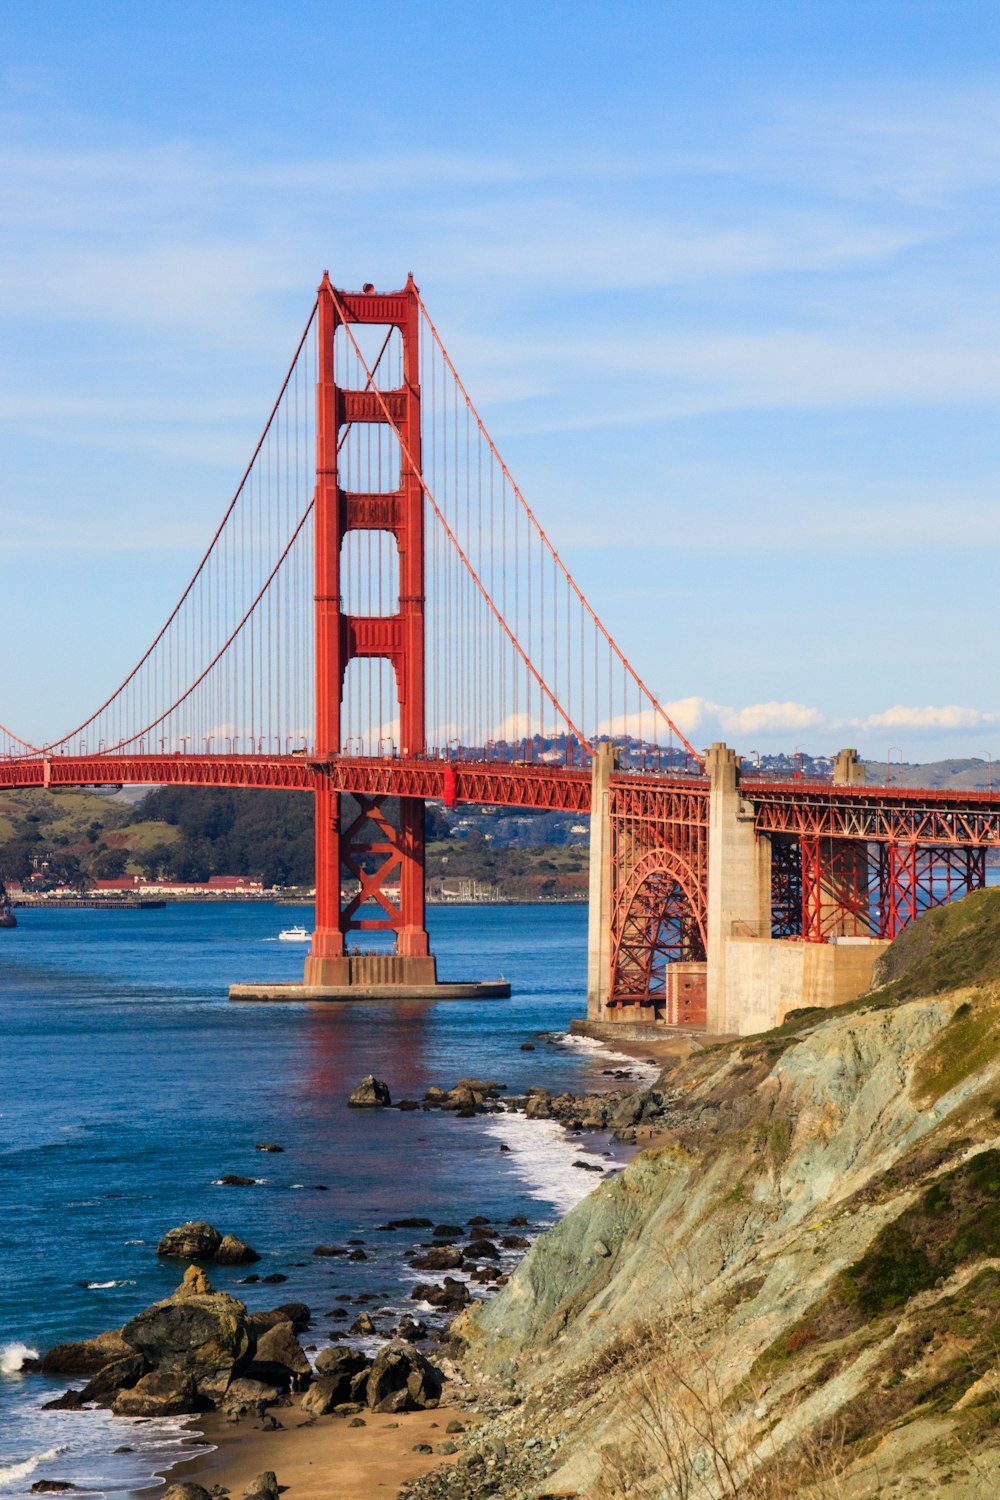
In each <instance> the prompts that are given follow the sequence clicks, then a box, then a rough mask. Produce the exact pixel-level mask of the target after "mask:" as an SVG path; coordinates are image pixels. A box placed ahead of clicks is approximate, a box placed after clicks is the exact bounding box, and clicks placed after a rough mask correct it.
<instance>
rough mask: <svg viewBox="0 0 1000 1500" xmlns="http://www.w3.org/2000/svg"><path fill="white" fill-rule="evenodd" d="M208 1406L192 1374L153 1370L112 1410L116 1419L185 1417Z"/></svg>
mask: <svg viewBox="0 0 1000 1500" xmlns="http://www.w3.org/2000/svg"><path fill="white" fill-rule="evenodd" d="M204 1404H205V1403H204V1402H202V1401H201V1400H200V1399H199V1396H198V1388H197V1386H196V1385H195V1383H194V1380H193V1378H192V1377H191V1376H190V1375H186V1374H184V1373H182V1372H181V1371H179V1370H150V1372H149V1374H148V1375H144V1376H143V1377H142V1379H141V1380H140V1381H138V1382H137V1383H136V1384H135V1385H134V1386H132V1387H131V1388H130V1389H129V1390H127V1391H120V1392H119V1394H118V1395H117V1396H116V1398H115V1401H114V1404H113V1405H112V1408H111V1410H112V1411H113V1412H114V1414H115V1416H116V1417H182V1416H186V1415H187V1414H188V1413H189V1412H195V1411H198V1410H200V1408H201V1407H202V1406H203V1405H204Z"/></svg>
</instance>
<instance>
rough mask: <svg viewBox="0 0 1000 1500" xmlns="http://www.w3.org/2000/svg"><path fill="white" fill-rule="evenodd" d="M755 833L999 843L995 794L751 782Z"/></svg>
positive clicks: (747, 790)
mask: <svg viewBox="0 0 1000 1500" xmlns="http://www.w3.org/2000/svg"><path fill="white" fill-rule="evenodd" d="M743 794H744V796H745V797H746V799H747V800H749V801H751V802H752V803H753V805H754V813H755V825H756V829H757V832H758V833H766V834H791V835H794V836H795V837H796V838H832V839H858V840H863V841H864V842H867V843H893V844H935V845H947V844H951V845H955V846H964V847H972V848H982V847H987V846H996V847H1000V793H995V792H950V791H936V790H933V791H915V790H914V789H913V788H911V787H865V788H861V787H836V786H825V785H803V784H801V783H800V784H798V785H794V784H789V783H788V782H783V783H779V782H775V783H773V784H770V785H769V784H767V783H762V782H758V781H753V782H750V783H748V784H747V785H746V786H745V787H744V788H743Z"/></svg>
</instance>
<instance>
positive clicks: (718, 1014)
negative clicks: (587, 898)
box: [0, 275, 1000, 1031]
mask: <svg viewBox="0 0 1000 1500" xmlns="http://www.w3.org/2000/svg"><path fill="white" fill-rule="evenodd" d="M860 770H861V768H860V767H859V766H858V764H857V759H856V756H854V755H853V752H842V753H841V755H840V756H839V757H838V761H837V770H836V772H835V778H834V780H835V784H833V785H830V784H826V783H822V784H820V783H817V784H811V783H807V782H804V781H788V780H778V779H771V780H769V779H768V778H766V777H763V776H760V775H754V776H750V775H748V774H746V773H744V772H743V771H742V768H741V767H740V765H739V762H738V761H737V760H736V758H735V757H734V756H733V755H732V752H730V751H728V750H727V749H726V747H724V746H713V748H712V750H711V751H710V752H708V754H707V756H706V755H705V754H704V753H702V754H699V752H698V751H696V750H695V749H694V747H693V746H692V745H691V744H690V743H689V742H688V741H687V740H686V739H685V737H684V735H683V734H682V733H681V732H680V731H679V730H678V728H677V726H676V725H675V724H674V723H672V721H671V719H670V717H669V715H668V714H667V713H666V711H665V709H664V708H663V706H662V705H661V704H660V703H659V702H658V701H657V699H656V697H655V695H654V694H653V693H652V692H651V691H650V690H649V688H648V687H647V686H646V685H645V683H644V682H643V681H642V679H641V678H640V677H639V676H638V674H637V673H636V671H635V670H634V668H633V667H632V666H631V664H630V663H629V662H628V660H627V659H626V658H625V656H624V654H623V653H622V651H621V650H620V649H619V647H618V646H617V645H616V643H615V641H614V638H613V637H612V636H611V634H610V632H609V631H608V630H607V629H606V628H605V626H604V625H603V624H602V622H601V621H600V620H599V618H598V617H597V615H596V614H595V612H594V610H593V609H592V608H591V606H590V604H589V603H588V601H587V599H586V598H585V597H584V595H583V593H582V592H581V590H580V589H579V587H578V586H577V585H576V583H575V582H574V580H573V578H572V576H571V575H570V573H569V572H568V570H567V569H566V567H565V566H564V565H563V563H562V560H561V559H560V557H559V554H558V552H557V551H556V550H555V548H554V546H553V545H552V543H551V541H550V540H549V538H548V536H547V535H546V533H545V531H544V530H543V529H542V527H541V526H540V524H539V522H538V520H537V518H536V516H535V514H534V513H533V511H532V510H531V508H530V506H529V505H528V503H527V501H526V500H525V498H524V496H523V495H522V493H521V491H520V490H519V489H518V487H517V485H516V483H515V482H514V480H513V478H512V477H511V475H510V473H509V471H508V469H507V467H506V465H505V463H504V461H503V459H502V457H501V456H500V454H499V452H498V451H497V448H496V446H495V445H494V443H493V441H492V440H491V438H490V436H489V434H488V432H487V431H486V428H485V426H484V425H483V422H482V420H481V419H480V417H479V414H478V412H477V411H476V409H475V407H474V405H473V403H472V401H471V399H470V397H469V395H468V393H467V391H466V389H465V387H464V386H463V384H462V382H461V380H460V378H459V376H458V374H457V372H456V370H455V367H454V365H453V364H452V361H451V359H450V358H449V355H448V353H447V351H446V349H445V347H444V345H443V343H442V341H441V339H440V337H439V335H438V332H437V329H436V328H435V326H434V324H433V322H432V321H431V319H430V316H429V314H428V312H427V309H426V307H425V306H424V304H423V302H422V300H421V297H420V294H419V292H418V290H417V287H416V286H415V284H414V282H413V279H412V277H411V278H410V279H409V280H408V282H407V284H406V286H405V287H404V288H403V289H402V290H401V291H398V292H391V293H380V292H376V291H375V290H374V289H373V288H372V287H371V286H365V287H364V289H363V290H362V291H361V292H346V291H341V290H337V289H335V288H334V287H333V286H332V284H331V282H330V279H329V277H328V276H327V275H324V278H323V281H322V283H321V285H320V288H319V292H318V295H317V298H316V302H315V304H314V306H313V308H312V311H311V313H310V316H309V319H308V321H307V323H306V327H305V330H304V332H303V334H302V337H301V339H300V340H299V343H298V346H297V348H296V350H295V354H294V357H293V359H292V362H291V366H290V368H289V370H288V373H287V375H286V376H285V378H284V381H283V382H282V385H281V388H280V391H279V393H278V397H277V400H276V401H275V404H274V407H273V408H272V410H271V413H270V415H269V417H268V419H267V422H266V424H265V426H264V430H263V433H262V435H261V438H260V440H259V442H258V443H257V445H256V447H255V449H254V452H253V454H252V456H251V458H250V461H249V463H248V465H247V468H246V470H245V472H244V474H243V476H242V479H241V481H240V483H239V485H238V486H237V489H236V492H235V494H234V495H233V497H232V499H231V501H230V502H229V505H228V506H227V508H226V510H225V512H224V514H223V516H222V519H221V521H220V523H219V525H218V528H217V529H216V531H215V534H214V536H213V537H212V539H211V541H210V543H209V545H208V548H207V550H206V552H205V554H204V556H203V557H202V559H201V561H200V562H199V564H198V566H197V568H196V569H195V571H194V573H193V574H192V576H191V578H190V580H189V582H188V583H187V586H186V587H185V589H184V591H183V592H182V594H181V596H180V598H179V600H178V602H177V604H176V606H175V607H174V609H173V610H172V612H171V613H170V615H169V617H168V618H167V620H166V621H165V622H164V624H163V626H162V628H161V629H160V630H159V631H158V632H157V633H156V635H155V636H154V637H153V639H152V641H151V643H150V645H149V646H148V648H147V649H146V651H145V652H144V653H143V655H142V656H141V657H140V659H139V660H138V662H137V663H136V665H135V666H134V667H133V668H132V670H131V671H130V672H129V674H128V675H127V676H126V677H125V679H124V680H123V681H122V682H121V683H120V684H119V686H118V687H117V688H116V689H115V690H114V691H113V692H112V693H110V694H109V695H108V697H107V698H106V699H105V700H104V701H103V702H102V703H101V704H100V706H99V707H98V708H96V709H95V711H94V712H93V713H92V714H90V716H89V717H88V718H86V719H85V720H84V721H83V722H81V723H80V724H78V725H76V726H75V727H74V728H72V729H71V730H70V731H69V732H67V733H65V734H63V735H62V736H61V737H60V738H57V739H53V740H50V741H48V742H46V743H45V744H42V745H35V744H32V743H30V742H28V741H26V740H24V739H22V738H19V737H18V736H17V735H15V734H14V733H13V732H12V731H10V730H7V729H5V728H3V727H2V726H0V785H2V786H6V787H45V788H58V787H70V786H81V785H117V784H123V783H131V784H142V783H149V784H157V785H160V784H175V785H177V784H179V785H189V786H225V787H251V788H260V789H271V788H282V789H286V790H301V791H308V792H312V793H313V795H314V797H315V807H316V923H315V932H314V936H313V941H312V949H311V952H310V954H309V957H308V958H307V960H306V971H305V983H306V985H307V986H308V987H309V988H310V989H311V990H312V992H313V993H319V992H321V991H322V990H323V989H329V990H332V989H337V988H340V989H343V988H344V987H347V988H348V989H350V987H352V986H353V987H361V986H364V985H366V984H370V983H371V982H372V979H373V976H374V974H375V972H376V971H375V969H373V967H372V965H373V962H374V961H373V960H372V959H371V957H370V956H369V955H363V954H359V953H358V952H357V951H352V947H351V940H352V935H354V934H365V933H370V932H383V933H389V934H391V935H392V936H393V939H394V953H393V956H392V958H391V960H389V961H388V962H387V961H384V960H382V961H379V963H378V968H377V975H378V979H379V981H380V982H381V983H383V984H385V983H388V984H389V985H390V986H393V987H402V988H403V989H405V988H407V987H409V988H413V987H423V986H426V985H429V984H433V983H434V982H435V979H436V974H435V963H434V958H433V955H432V954H431V951H430V945H429V941H428V935H427V927H426V919H425V909H424V803H425V801H426V800H427V799H440V800H443V801H444V802H445V803H446V804H453V803H455V802H472V803H480V804H481V803H492V804H501V805H505V806H510V807H520V808H536V809H556V810H568V811H572V812H575V813H579V814H584V813H589V814H590V816H591V820H592V839H591V920H590V973H589V991H590V996H589V1000H590V1012H591V1016H592V1017H593V1018H594V1019H597V1020H606V1021H607V1020H618V1019H621V1018H631V1019H638V1018H642V1019H649V1020H651V1019H654V1018H655V1019H659V1020H666V1021H668V1022H684V1023H706V1022H707V1024H708V1026H709V1028H710V1029H711V1030H715V1031H724V1030H727V1029H728V1030H734V1029H754V1027H755V1025H756V1024H757V1023H758V1022H767V1021H768V1020H773V1019H776V1018H777V1017H778V1016H779V1015H780V1013H781V1011H782V1009H783V1008H784V1007H785V1006H787V1005H790V1004H798V1003H802V1001H803V999H810V998H813V999H819V1000H820V1001H821V1002H822V1001H824V1000H825V1001H827V1002H828V1001H830V1000H832V999H838V998H846V994H845V993H844V991H845V989H847V988H850V987H851V986H854V987H855V988H856V987H857V985H858V984H859V983H860V978H859V976H861V977H862V978H863V977H864V976H863V972H862V971H863V970H864V968H865V964H867V966H868V972H870V967H871V961H872V954H873V952H874V951H877V946H878V943H879V942H880V941H884V940H886V939H889V938H891V937H893V936H894V935H895V934H896V933H897V932H898V931H899V929H900V928H901V927H902V926H903V925H905V923H906V922H908V921H910V920H912V918H913V917H914V916H915V915H917V914H918V913H919V912H920V911H921V910H923V909H925V908H926V907H927V906H930V905H935V904H938V903H940V902H943V901H947V900H951V899H953V897H954V896H955V895H958V894H963V893H965V892H966V891H969V890H972V889H976V888H978V887H980V886H982V885H983V884H984V882H985V856H986V850H987V849H989V848H991V847H997V846H1000V795H996V796H994V795H992V794H985V793H983V794H978V793H944V792H930V791H927V792H923V791H913V790H910V789H905V790H904V789H901V788H898V787H866V786H864V785H863V783H861V782H860V781H859V775H860ZM344 793H350V794H351V795H352V797H353V798H354V799H355V804H356V808H357V811H356V812H355V813H354V814H353V816H352V819H351V821H350V822H345V820H344V819H343V818H342V816H341V797H342V795H343V794H344ZM342 882H343V884H342ZM342 889H343V890H344V891H345V892H346V893H349V894H345V895H344V896H343V897H342V894H341V893H342ZM788 945H796V946H795V947H794V949H791V948H789V946H788ZM790 954H792V955H793V957H794V961H795V962H794V963H793V964H792V969H793V970H794V971H795V973H796V974H798V971H799V970H801V975H800V976H799V977H797V978H793V979H792V980H789V979H788V978H787V974H788V973H789V972H791V970H789V955H790ZM779 958H780V961H781V965H783V967H782V969H781V972H782V973H783V974H785V975H786V977H785V978H784V979H782V981H781V985H782V986H783V989H782V990H781V993H779V994H776V995H774V996H773V997H772V1000H771V1001H768V1005H769V1006H770V1011H769V1012H768V1014H767V1015H756V1019H755V1012H754V1006H753V1003H751V1002H750V1001H748V998H747V993H746V984H747V982H748V976H749V977H750V978H752V979H753V980H754V982H755V983H756V985H757V989H758V991H759V990H760V986H761V984H762V983H764V987H765V989H766V988H767V985H768V984H770V983H771V980H772V978H773V976H774V974H776V973H777V972H778V969H777V968H776V967H775V965H776V962H777V960H778V959H779ZM795 963H797V964H798V969H795ZM762 965H763V968H762V967H761V966H762ZM772 1013H773V1014H772Z"/></svg>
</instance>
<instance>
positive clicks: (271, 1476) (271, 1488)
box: [247, 1469, 279, 1500]
mask: <svg viewBox="0 0 1000 1500" xmlns="http://www.w3.org/2000/svg"><path fill="white" fill-rule="evenodd" d="M251 1491H252V1492H253V1493H254V1494H255V1495H273V1496H274V1500H278V1493H279V1491H278V1481H277V1478H276V1477H275V1473H274V1470H273V1469H265V1470H264V1472H263V1473H262V1474H258V1475H257V1478H256V1479H253V1480H251V1481H250V1484H249V1485H248V1487H247V1493H250V1492H251Z"/></svg>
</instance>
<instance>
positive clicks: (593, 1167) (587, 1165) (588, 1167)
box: [573, 1161, 604, 1172]
mask: <svg viewBox="0 0 1000 1500" xmlns="http://www.w3.org/2000/svg"><path fill="white" fill-rule="evenodd" d="M573 1165H574V1167H579V1168H580V1171H581V1172H603V1171H604V1168H603V1167H602V1166H601V1164H600V1162H596V1161H575V1162H574V1163H573Z"/></svg>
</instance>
